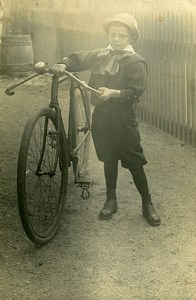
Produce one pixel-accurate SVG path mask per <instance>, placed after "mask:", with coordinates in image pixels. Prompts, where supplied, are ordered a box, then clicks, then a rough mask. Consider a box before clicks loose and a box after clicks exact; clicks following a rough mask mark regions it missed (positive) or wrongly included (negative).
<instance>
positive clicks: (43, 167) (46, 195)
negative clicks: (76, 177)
mask: <svg viewBox="0 0 196 300" xmlns="http://www.w3.org/2000/svg"><path fill="white" fill-rule="evenodd" d="M55 116H56V114H55V112H54V111H53V110H52V109H51V108H43V109H42V110H40V111H39V112H37V113H35V114H34V115H32V117H30V119H29V120H28V122H27V124H26V127H25V129H24V133H23V136H22V140H21V146H20V151H19V158H18V170H17V195H18V206H19V214H20V218H21V222H22V226H23V229H24V231H25V233H26V234H27V236H28V238H29V239H30V240H31V241H33V242H34V243H36V244H45V243H47V242H48V241H50V240H51V239H52V238H53V236H54V234H55V233H56V232H57V229H58V226H59V223H60V216H61V214H62V212H63V208H64V203H65V196H66V191H67V181H68V180H67V179H68V163H67V152H66V139H65V137H64V135H63V131H62V128H61V127H60V128H58V129H57V127H58V126H57V121H56V118H55Z"/></svg>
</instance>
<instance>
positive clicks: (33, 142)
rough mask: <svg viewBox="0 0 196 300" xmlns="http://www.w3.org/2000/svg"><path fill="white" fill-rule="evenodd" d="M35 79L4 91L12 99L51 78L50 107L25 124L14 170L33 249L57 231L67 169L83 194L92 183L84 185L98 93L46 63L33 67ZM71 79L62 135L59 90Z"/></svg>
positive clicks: (76, 76) (25, 224) (21, 82)
mask: <svg viewBox="0 0 196 300" xmlns="http://www.w3.org/2000/svg"><path fill="white" fill-rule="evenodd" d="M35 71H36V73H34V74H32V75H31V76H29V77H27V78H26V79H24V80H22V81H20V82H19V83H17V84H15V85H13V86H10V87H8V88H7V89H6V91H5V92H6V94H7V95H13V94H14V89H15V88H16V87H18V86H20V85H21V84H23V83H25V82H26V81H29V80H31V79H33V78H34V77H37V76H40V75H43V74H45V73H49V74H51V77H52V83H51V98H50V103H49V105H48V107H43V108H41V109H40V110H39V111H38V112H35V113H34V114H33V115H32V116H31V117H30V118H29V119H28V121H27V123H26V126H25V128H24V132H23V135H22V139H21V144H20V149H19V155H18V167H17V200H18V208H19V215H20V219H21V223H22V226H23V229H24V231H25V233H26V235H27V237H28V238H29V239H30V240H31V241H32V242H34V243H36V244H40V245H41V244H46V243H48V242H49V241H50V240H51V239H52V238H53V237H54V235H55V234H56V233H57V230H58V228H59V224H60V219H61V216H62V213H63V210H64V205H65V199H66V194H67V186H68V168H69V167H70V166H71V165H72V166H73V171H74V174H75V178H74V182H75V183H77V184H80V186H81V187H82V188H83V192H84V191H87V193H88V195H87V197H88V196H89V192H88V188H89V185H90V183H89V182H86V181H83V180H82V179H83V177H84V176H85V173H86V169H87V160H88V155H89V143H90V133H91V106H90V97H89V92H90V93H94V94H96V95H100V94H101V92H100V91H97V90H95V89H93V88H91V87H90V86H88V85H87V84H86V83H85V82H84V81H81V80H80V79H79V78H78V75H77V74H76V73H74V74H72V73H70V72H68V71H65V72H64V74H63V76H59V75H56V74H53V72H52V69H50V68H46V66H45V64H44V63H37V64H36V65H35ZM69 78H70V79H71V84H70V100H69V101H70V106H69V120H68V132H67V134H66V131H65V128H64V124H63V119H62V115H61V108H60V105H59V101H58V87H59V85H60V84H62V82H64V81H66V80H67V79H69Z"/></svg>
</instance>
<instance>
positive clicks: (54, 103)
mask: <svg viewBox="0 0 196 300" xmlns="http://www.w3.org/2000/svg"><path fill="white" fill-rule="evenodd" d="M44 73H50V74H51V73H52V71H51V70H50V69H44V70H43V71H42V72H38V73H35V74H32V75H31V76H29V77H27V78H26V79H24V80H22V81H20V82H19V83H17V84H15V85H13V86H10V87H9V88H7V89H6V90H5V93H6V94H7V95H9V96H10V95H14V93H15V92H14V91H13V90H14V89H15V88H16V87H18V86H20V85H22V84H23V83H25V82H27V81H29V80H31V79H33V78H35V77H37V76H40V75H43V74H44ZM52 74H53V73H52ZM64 75H65V76H66V77H65V78H61V79H60V78H59V76H58V75H56V74H53V75H52V84H51V99H50V103H49V107H51V108H53V109H55V111H56V115H57V129H58V130H59V128H62V134H63V135H65V137H66V140H67V136H66V132H65V128H64V125H63V121H62V116H61V108H60V106H59V102H58V87H59V84H61V83H62V82H64V81H66V80H68V79H69V78H71V84H72V85H75V83H77V84H78V85H77V86H76V87H83V88H84V89H83V90H84V92H85V93H87V91H89V92H91V93H94V94H96V95H101V94H102V92H100V91H97V90H95V89H93V88H91V87H90V86H88V85H87V84H86V83H85V82H84V81H81V80H80V79H79V78H78V77H77V74H76V73H74V75H73V74H72V73H70V72H68V71H64ZM84 102H85V101H83V105H84V108H85V116H86V119H87V123H88V126H87V129H85V134H84V137H83V138H82V140H81V141H80V143H79V144H78V145H77V147H76V148H74V149H72V145H71V131H70V132H68V143H67V144H68V147H67V148H68V149H67V152H68V155H69V160H70V161H72V160H73V157H75V156H77V153H78V151H79V150H80V148H81V146H82V145H83V144H84V142H85V140H86V139H87V138H88V136H89V134H90V133H91V124H90V119H89V117H88V114H87V111H86V105H85V103H84ZM71 105H72V103H71V100H70V108H69V109H70V110H71ZM81 130H84V128H81ZM58 133H59V132H58ZM70 161H69V165H70ZM56 163H57V162H56ZM38 172H39V170H38Z"/></svg>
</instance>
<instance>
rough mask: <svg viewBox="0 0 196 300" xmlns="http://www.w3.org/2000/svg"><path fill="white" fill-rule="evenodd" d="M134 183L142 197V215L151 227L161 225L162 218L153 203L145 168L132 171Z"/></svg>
mask: <svg viewBox="0 0 196 300" xmlns="http://www.w3.org/2000/svg"><path fill="white" fill-rule="evenodd" d="M130 172H131V174H132V176H133V180H134V183H135V185H136V187H137V189H138V191H139V193H140V195H141V197H142V213H143V216H144V217H145V219H146V221H147V222H148V223H149V224H150V225H151V226H158V225H160V224H161V220H160V217H159V216H158V214H157V213H156V210H155V208H154V206H153V204H152V201H151V195H150V193H149V188H148V182H147V178H146V174H145V172H144V168H143V167H140V168H138V169H136V170H134V171H133V170H130Z"/></svg>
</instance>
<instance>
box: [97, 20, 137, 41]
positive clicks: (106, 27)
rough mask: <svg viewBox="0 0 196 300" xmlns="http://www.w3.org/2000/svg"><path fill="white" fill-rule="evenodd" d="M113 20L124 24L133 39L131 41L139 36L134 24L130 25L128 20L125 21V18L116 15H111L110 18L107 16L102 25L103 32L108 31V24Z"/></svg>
mask: <svg viewBox="0 0 196 300" xmlns="http://www.w3.org/2000/svg"><path fill="white" fill-rule="evenodd" d="M114 22H118V23H121V24H123V25H124V26H126V27H127V28H128V29H129V31H130V33H131V36H132V37H133V41H132V43H135V42H136V41H137V40H138V38H139V31H138V29H137V28H136V27H134V26H130V24H129V23H128V22H126V21H125V20H122V19H121V18H118V17H111V18H107V19H106V20H105V21H104V23H103V27H104V30H105V32H106V33H107V34H108V33H109V28H110V25H111V24H112V23H114Z"/></svg>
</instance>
